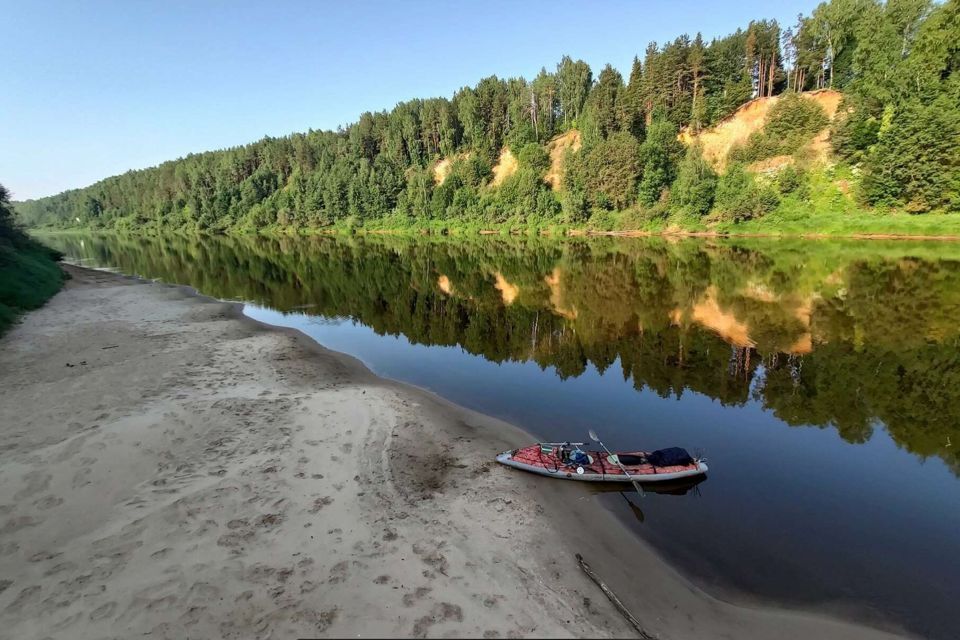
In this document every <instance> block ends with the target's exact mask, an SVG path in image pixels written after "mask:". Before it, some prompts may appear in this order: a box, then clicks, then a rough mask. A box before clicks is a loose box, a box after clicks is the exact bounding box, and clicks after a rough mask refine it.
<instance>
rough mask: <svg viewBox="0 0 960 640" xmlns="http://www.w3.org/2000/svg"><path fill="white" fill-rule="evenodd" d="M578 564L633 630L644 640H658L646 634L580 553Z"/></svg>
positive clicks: (638, 622)
mask: <svg viewBox="0 0 960 640" xmlns="http://www.w3.org/2000/svg"><path fill="white" fill-rule="evenodd" d="M577 562H578V563H580V568H581V569H583V572H584V573H585V574H587V575H588V576H590V579H591V580H593V581H594V582H596V583H597V586H598V587H600V589H601V591H603V593H604V595H606V596H607V598H609V599H610V602H612V603H613V606H615V607H616V608H617V611H619V612H620V613H621V614H623V617H624V618H626V619H627V622H629V623H630V624H631V625H633V628H634V629H636V630H637V632H638V633H639V634H640V637H641V638H643V639H644V640H656V639H657V637H656V636H653V635H650V634H649V633H647V632H646V630H644V628H643V627H642V626H640V621H639V620H637V619H636V618H634V617H633V614H632V613H630V611H628V610H627V608H626V607H625V606H624V605H623V603H622V602H620V598H618V597H617V594H615V593H614V592H613V591H611V590H610V587H608V586H607V585H606V584H604V582H603V580H601V579H600V577H599V576H598V575H597V574H595V573H594V572H593V569H591V568H590V565H589V564H587V561H586V560H584V559H583V556H582V555H580V554H579V553H578V554H577Z"/></svg>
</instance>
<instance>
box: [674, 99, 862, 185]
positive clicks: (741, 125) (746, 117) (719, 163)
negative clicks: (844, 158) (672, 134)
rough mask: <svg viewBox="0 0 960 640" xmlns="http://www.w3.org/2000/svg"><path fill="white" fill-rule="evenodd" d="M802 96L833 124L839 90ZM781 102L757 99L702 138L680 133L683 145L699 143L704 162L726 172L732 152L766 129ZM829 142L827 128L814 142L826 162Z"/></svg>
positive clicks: (700, 135)
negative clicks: (778, 103) (815, 105)
mask: <svg viewBox="0 0 960 640" xmlns="http://www.w3.org/2000/svg"><path fill="white" fill-rule="evenodd" d="M802 95H803V97H804V98H805V99H807V100H810V101H812V102H814V103H816V104H818V105H819V106H820V107H822V108H823V110H824V113H826V115H827V118H828V119H829V120H830V121H831V122H832V121H833V119H834V117H835V115H836V113H837V108H838V107H839V106H840V100H841V99H842V98H843V95H842V94H841V93H840V92H839V91H835V90H833V89H820V90H817V91H810V92H807V93H804V94H802ZM779 100H780V96H771V97H769V98H756V99H754V100H751V101H750V102H747V103H746V104H744V105H743V106H741V107H740V108H739V109H737V110H736V111H734V112H733V113H732V114H731V115H729V116H727V117H726V118H725V119H723V120H721V121H720V122H719V123H717V124H716V125H714V126H712V127H710V128H709V129H705V130H704V131H702V132H700V134H699V135H695V134H691V133H690V131H689V130H684V131H683V132H681V134H680V139H681V140H682V141H683V142H684V144H691V143H692V142H694V141H696V142H697V143H699V144H700V145H701V148H702V149H703V157H704V159H706V160H707V161H708V162H709V163H710V164H711V165H712V166H713V168H714V169H716V170H717V171H723V169H724V168H725V166H726V163H727V156H728V155H729V153H730V150H731V149H733V148H734V147H735V146H737V145H743V144H746V142H747V140H748V139H749V138H750V136H751V135H753V134H755V133H757V132H759V131H760V130H762V129H763V125H764V124H765V122H766V120H767V116H768V115H769V113H770V108H771V107H772V106H773V105H775V104H776V103H777V102H778V101H779ZM829 140H830V129H829V127H824V128H823V129H822V130H821V131H820V132H819V133H818V134H817V136H816V139H815V140H814V141H811V145H812V146H813V148H814V150H815V153H816V156H817V158H818V159H820V160H823V159H825V158H826V156H827V154H828V153H829V152H830V146H829Z"/></svg>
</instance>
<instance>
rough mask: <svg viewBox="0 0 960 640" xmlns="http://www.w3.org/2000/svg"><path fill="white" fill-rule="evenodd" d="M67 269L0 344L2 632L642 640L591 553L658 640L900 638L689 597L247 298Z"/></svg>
mask: <svg viewBox="0 0 960 640" xmlns="http://www.w3.org/2000/svg"><path fill="white" fill-rule="evenodd" d="M65 268H66V269H67V270H68V271H69V272H70V273H71V274H73V276H74V277H73V280H71V281H70V282H69V283H68V285H67V287H66V289H65V290H64V291H62V292H61V293H60V294H57V296H55V298H54V299H53V300H52V301H51V302H50V303H49V304H48V305H47V306H46V307H44V308H42V309H40V310H38V311H35V312H33V313H31V314H29V315H27V316H26V317H25V318H24V321H23V322H22V323H21V324H20V325H18V326H17V327H15V328H14V329H12V330H11V331H10V332H9V333H8V334H7V335H6V336H4V337H3V339H2V340H0V365H2V366H0V384H3V385H4V388H5V389H6V390H8V391H5V394H4V402H3V404H2V405H0V423H2V424H9V425H16V426H15V427H14V428H13V429H9V430H5V431H4V432H2V433H0V460H3V462H4V464H3V465H0V478H2V479H3V482H0V523H3V524H0V551H3V555H0V574H2V575H3V576H5V577H7V576H9V577H11V578H12V579H13V582H12V583H10V584H6V585H4V586H3V589H2V591H0V611H2V613H0V623H2V624H3V625H4V628H5V629H10V630H11V632H13V630H16V635H31V634H32V635H38V636H39V635H42V634H53V635H58V636H59V635H62V636H63V637H67V636H71V637H76V636H81V637H83V636H87V635H105V634H122V635H132V634H133V633H136V632H145V631H154V633H155V634H156V635H160V636H161V637H180V636H183V635H186V634H198V635H205V636H210V635H223V636H228V637H232V636H236V637H250V636H257V637H261V636H263V637H265V636H267V635H269V634H270V633H277V634H280V635H282V636H293V635H300V636H304V635H307V636H309V635H318V634H320V635H345V634H352V635H355V634H357V633H363V634H365V635H369V634H380V635H405V636H409V635H414V636H416V635H431V636H432V635H445V634H453V635H458V636H459V635H486V636H487V637H498V636H499V637H502V636H509V635H511V634H513V635H539V636H542V635H560V636H565V635H576V636H584V635H590V636H596V635H601V636H617V637H624V636H627V637H629V636H632V635H635V632H634V631H633V629H632V628H630V627H629V626H627V625H626V623H625V622H624V620H623V618H622V617H621V616H620V615H619V614H618V613H617V612H616V611H615V610H614V609H613V607H612V606H611V605H610V603H609V602H608V601H607V600H606V599H605V598H604V597H603V595H602V593H601V592H600V591H599V589H597V588H596V586H595V585H593V583H592V582H590V581H589V579H588V578H587V577H586V576H584V575H583V574H582V573H581V572H580V570H579V568H578V567H577V564H576V560H575V558H574V554H575V553H582V554H583V556H584V557H585V559H586V560H587V561H588V562H589V563H590V564H591V566H592V567H593V568H594V570H595V571H597V573H598V574H599V575H600V576H601V577H602V578H603V579H604V581H605V582H607V584H609V585H610V587H611V588H612V589H613V590H614V591H615V592H616V593H617V594H618V595H619V596H620V598H621V599H623V600H624V602H625V603H626V605H627V608H628V609H630V611H631V612H632V613H633V615H634V616H636V617H637V618H638V619H639V620H640V621H641V623H642V624H643V625H644V627H645V628H646V630H647V631H648V632H650V633H653V634H655V635H657V636H659V637H661V638H686V637H697V638H706V637H728V636H738V637H778V638H784V639H791V638H801V637H831V638H882V637H891V636H890V635H888V634H887V633H886V632H883V631H880V630H877V629H874V628H871V627H864V626H860V625H858V624H854V623H851V622H844V621H841V620H838V619H834V618H829V617H826V616H823V615H820V614H816V613H805V612H800V611H794V610H784V609H777V608H773V607H769V606H765V605H757V606H745V605H743V604H738V605H734V604H729V603H727V602H724V601H722V600H720V599H717V598H715V597H713V596H711V595H709V594H707V593H705V592H703V591H701V590H700V589H698V588H697V587H695V586H694V585H692V584H691V583H689V582H688V581H687V580H686V579H685V578H684V577H683V576H681V575H680V574H679V573H678V572H677V571H676V570H674V569H673V568H672V567H670V566H669V565H668V564H667V563H666V562H665V561H664V560H663V559H661V558H660V556H659V555H658V554H657V553H656V552H655V551H654V550H653V549H652V548H651V547H650V546H649V545H648V544H646V543H645V542H643V541H642V540H640V539H638V538H637V537H636V536H634V535H633V534H632V533H631V532H629V531H628V530H627V529H626V528H625V527H624V526H623V525H622V524H621V523H620V522H619V521H617V520H616V518H615V516H614V515H613V514H612V513H611V512H609V511H608V510H607V509H605V508H604V507H602V506H601V505H599V504H597V502H596V501H595V500H593V499H591V495H592V494H591V493H590V492H588V491H585V490H584V488H583V487H582V486H580V485H579V484H577V483H572V482H571V483H563V482H549V481H543V480H542V479H539V478H537V477H536V476H532V475H531V476H530V477H526V475H527V474H518V472H516V471H513V470H510V469H507V468H505V467H501V466H500V465H496V464H495V463H493V461H492V459H493V456H494V455H495V454H496V453H498V452H499V451H502V450H504V449H508V448H512V447H514V446H517V445H518V444H521V443H523V442H528V441H529V439H530V438H529V436H528V435H527V434H526V433H525V432H523V431H521V430H520V429H518V428H516V427H514V426H512V425H508V424H506V423H504V422H502V421H500V420H497V419H494V418H491V417H487V416H483V415H481V414H479V413H476V412H473V411H470V410H468V409H464V408H462V407H458V406H456V405H454V404H452V403H450V402H449V401H446V400H444V399H443V398H440V397H438V396H436V395H435V394H432V393H431V392H429V391H426V390H423V389H420V388H417V387H414V386H412V385H408V384H405V383H402V382H397V381H394V380H390V379H386V378H381V377H378V376H376V375H375V374H373V373H372V372H371V371H370V370H369V369H367V368H366V367H365V366H364V365H363V364H362V363H361V362H360V361H359V360H357V359H356V358H353V357H352V356H349V355H347V354H342V353H337V352H333V351H330V350H328V349H326V348H325V347H323V346H322V345H320V344H318V343H317V342H316V341H314V340H313V339H311V338H310V337H308V336H306V335H305V334H303V333H301V332H300V331H298V330H295V329H286V328H281V327H274V326H272V325H268V324H265V323H261V322H259V321H256V320H254V319H252V318H249V317H247V316H245V315H244V314H243V311H242V310H243V303H240V302H220V301H215V300H212V299H210V298H207V297H206V296H203V295H202V294H200V293H198V292H196V291H195V290H193V289H192V288H190V287H186V286H180V285H165V284H160V283H153V282H150V281H145V280H141V279H137V278H132V277H127V276H122V275H118V274H113V273H110V272H104V271H96V270H90V269H85V268H82V267H73V266H67V267H65ZM114 343H116V344H114ZM148 359H150V360H149V361H148ZM64 360H66V361H67V366H64ZM18 365H19V366H18ZM71 365H72V366H71ZM14 372H16V373H14ZM100 401H103V403H104V404H101V403H100ZM74 425H76V426H74ZM171 425H172V426H171ZM344 427H346V428H344ZM200 431H202V433H199V432H200ZM131 432H133V433H134V435H135V437H136V438H139V440H138V441H137V443H136V445H135V444H134V442H133V441H131V440H130V438H131V436H130V433H131ZM213 436H216V437H215V438H214V437H213ZM231 439H236V440H239V442H233V441H232V440H231ZM178 440H182V442H177V441H178ZM311 442H313V443H316V444H311ZM321 443H322V444H321ZM318 454H319V455H318ZM298 456H299V458H298ZM345 458H346V459H345ZM128 459H129V460H128ZM356 459H359V461H356ZM304 460H306V461H304ZM118 461H122V462H118ZM132 461H136V462H137V464H133V462H132ZM351 461H354V462H353V463H352V464H351ZM461 465H462V466H461ZM154 469H155V471H154V472H153V475H148V472H149V471H151V470H154ZM114 472H116V474H114ZM221 472H222V473H221ZM298 474H299V475H298ZM118 476H120V477H118ZM145 476H146V477H147V479H144V477H145ZM301 476H302V477H301ZM316 476H321V477H316ZM71 477H72V479H71ZM338 485H339V488H337V487H338ZM44 494H46V495H44ZM64 496H66V497H67V499H64ZM57 500H60V502H57ZM268 512H269V513H268ZM94 516H96V517H94ZM44 522H46V526H41V525H43V524H44ZM308 559H309V560H310V562H306V560H308ZM197 560H201V562H197ZM191 563H192V564H191ZM58 567H59V569H58ZM55 569H56V570H55ZM638 576H640V578H639V579H638ZM381 578H385V579H383V580H381ZM198 585H199V586H198ZM100 587H103V588H102V589H101V588H100ZM97 612H100V613H98V614H97V616H94V615H93V614H94V613H97ZM255 614H256V615H255ZM224 625H227V626H224ZM238 625H239V626H238Z"/></svg>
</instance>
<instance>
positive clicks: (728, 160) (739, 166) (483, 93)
mask: <svg viewBox="0 0 960 640" xmlns="http://www.w3.org/2000/svg"><path fill="white" fill-rule="evenodd" d="M842 2H843V0H830V2H827V3H823V4H821V5H819V6H818V7H817V9H815V10H814V12H813V13H812V14H811V15H810V16H801V18H800V21H799V23H798V25H796V26H795V27H793V28H792V29H791V30H790V31H789V32H788V31H784V30H781V28H780V25H778V24H777V23H776V22H775V21H772V20H754V21H751V22H750V23H749V25H747V26H746V27H745V28H743V29H738V30H737V31H736V32H734V33H732V34H730V35H728V36H725V37H722V38H716V39H714V40H712V41H710V42H705V41H703V40H702V38H700V37H697V38H694V39H691V38H689V37H687V36H681V37H678V38H676V39H675V40H673V41H669V42H665V43H662V44H660V45H653V46H651V47H649V48H648V49H647V51H646V52H645V55H644V57H643V59H642V60H641V59H639V58H636V59H635V60H634V62H633V64H632V67H631V69H630V73H629V75H628V76H627V77H626V79H625V78H624V76H623V75H621V73H620V72H619V71H618V70H616V69H614V68H613V67H611V66H610V65H606V66H605V67H604V68H603V69H601V70H600V71H599V73H596V75H595V74H594V70H593V69H591V68H590V66H589V65H588V64H587V63H585V62H584V61H582V60H574V59H572V58H570V57H567V56H565V57H563V58H562V59H561V60H560V62H559V63H557V65H556V66H555V68H554V69H553V70H549V71H548V70H547V69H546V68H544V69H543V70H542V71H541V72H540V73H539V74H538V75H537V76H536V77H535V78H533V79H531V80H528V79H525V78H508V79H503V78H498V77H497V76H490V77H487V78H483V79H482V80H480V81H479V82H478V83H476V84H475V85H473V86H467V87H464V88H462V89H460V90H459V91H457V92H456V93H455V94H454V95H453V96H451V97H449V98H446V97H441V98H429V99H414V100H410V101H407V102H402V103H400V104H397V105H396V106H395V107H394V108H393V109H391V110H389V111H379V112H375V113H374V112H367V113H363V114H361V115H360V117H359V119H358V120H357V122H355V123H354V124H352V125H350V126H348V127H346V128H343V129H338V130H337V131H309V132H307V133H298V134H292V135H290V136H286V137H282V138H264V139H262V140H260V141H258V142H254V143H252V144H249V145H245V146H241V147H235V148H231V149H223V150H219V151H209V152H205V153H199V154H194V155H189V156H187V157H185V158H180V159H178V160H172V161H170V162H165V163H163V164H162V165H160V166H158V167H153V168H150V169H143V170H139V171H130V172H128V173H125V174H123V175H119V176H113V177H110V178H106V179H104V180H102V181H100V182H97V183H96V184H93V185H91V186H89V187H85V188H83V189H76V190H72V191H67V192H64V193H61V194H58V195H55V196H51V197H48V198H42V199H38V200H34V201H27V202H21V203H16V210H17V212H18V215H19V216H20V219H21V220H22V221H23V222H24V223H26V224H27V225H30V226H34V227H56V228H77V227H79V228H105V229H116V230H123V231H136V232H160V231H166V230H182V231H189V232H197V231H200V232H231V233H241V232H260V231H268V232H322V231H336V230H350V231H355V230H357V229H364V228H366V229H379V230H397V229H410V228H417V229H421V230H428V231H436V232H443V231H447V230H451V229H462V230H471V229H472V230H485V231H490V230H494V229H496V230H503V231H510V230H519V229H536V228H547V227H564V228H576V229H585V230H595V231H629V230H661V229H665V228H666V229H687V230H690V229H692V230H714V231H715V230H720V229H722V230H723V232H725V233H730V232H737V231H739V230H746V229H748V228H751V225H753V226H756V225H757V224H759V222H758V221H763V225H764V226H765V228H766V227H772V228H773V229H775V230H776V229H778V228H779V227H780V225H781V223H783V221H784V218H783V216H780V215H779V214H781V213H783V214H785V215H788V217H789V219H790V224H791V228H794V229H795V228H798V227H797V224H799V228H806V229H815V230H818V229H820V228H821V227H822V226H824V225H821V224H820V223H816V222H803V220H804V219H805V218H812V217H815V216H821V215H827V214H829V215H832V216H841V217H842V221H841V222H842V224H841V225H840V226H841V227H842V228H844V230H845V232H850V231H851V230H853V231H856V230H857V229H856V225H860V224H862V223H863V222H864V221H866V222H867V223H868V224H867V226H868V227H869V228H870V229H871V232H875V231H877V230H882V229H884V228H886V227H885V226H884V224H879V223H876V222H875V220H874V218H875V217H876V216H874V214H879V215H880V216H882V217H883V218H884V219H885V220H888V221H889V226H890V227H891V228H893V227H896V229H897V232H901V231H902V230H904V229H906V230H907V231H908V232H909V230H910V229H911V228H916V229H919V228H920V227H922V228H923V229H924V233H925V234H926V233H930V232H931V230H932V231H933V232H934V233H944V232H947V231H946V230H947V229H948V228H949V229H950V231H949V233H954V232H955V230H960V227H958V225H957V224H955V223H954V222H953V219H952V218H945V217H942V216H938V217H935V218H929V219H926V220H914V219H912V218H910V217H906V214H911V215H913V216H915V214H927V213H934V214H938V213H947V212H960V145H957V144H956V142H955V141H956V140H957V139H960V106H958V105H960V73H958V69H960V1H958V0H950V1H948V2H945V3H942V4H935V5H934V4H926V5H925V4H924V3H923V2H921V3H920V4H918V5H916V6H917V8H918V10H917V11H916V12H915V13H914V14H910V15H905V14H903V13H902V12H901V11H900V10H899V9H898V8H897V7H892V8H891V7H888V6H887V5H886V4H885V3H882V2H878V1H875V0H866V2H864V3H863V6H862V7H860V9H861V11H859V12H858V14H857V15H856V16H850V19H849V20H845V21H843V22H842V24H841V23H837V24H834V25H833V29H834V30H833V33H834V36H835V37H836V42H837V43H842V44H843V47H844V50H843V55H842V56H838V57H837V58H836V59H835V60H834V59H830V58H829V57H827V58H824V54H823V52H822V51H821V50H820V49H817V48H816V47H815V46H814V45H813V44H812V42H814V39H812V38H811V37H809V36H810V34H811V33H814V32H816V30H817V29H822V28H823V27H824V25H826V24H831V21H834V20H835V16H836V15H841V14H842V13H843V11H842V9H843V7H841V6H839V5H840V4H842ZM911 6H913V5H911ZM904 20H907V21H908V23H909V24H908V25H907V26H908V28H906V29H904V26H903V24H902V23H903V21H904ZM891 34H892V35H891ZM896 34H901V35H896ZM903 34H906V35H905V36H904V35H903ZM841 99H843V100H844V104H845V108H844V109H842V110H840V109H839V103H840V101H841ZM689 131H701V133H699V134H698V135H696V136H694V135H692V134H690V133H681V132H689ZM681 141H684V142H686V143H687V144H682V143H681ZM828 158H829V159H830V162H829V163H827V162H824V161H825V160H827V159H828ZM568 159H569V160H570V161H567V160H568ZM853 214H856V215H862V216H863V217H861V218H855V216H854V215H853ZM778 216H779V217H778ZM871 216H872V217H871ZM911 220H912V221H911ZM885 224H886V223H885ZM831 225H832V223H831ZM851 227H853V228H852V229H851Z"/></svg>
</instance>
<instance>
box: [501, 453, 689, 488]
mask: <svg viewBox="0 0 960 640" xmlns="http://www.w3.org/2000/svg"><path fill="white" fill-rule="evenodd" d="M512 456H513V451H504V452H503V453H501V454H500V455H498V456H497V462H499V463H500V464H504V465H506V466H508V467H513V468H514V469H521V470H523V471H529V472H530V473H536V474H538V475H541V476H547V477H548V478H560V479H563V480H578V481H580V482H620V483H623V482H630V480H628V479H627V478H626V477H624V476H623V474H613V473H590V472H585V473H577V472H576V469H575V468H573V469H571V468H569V467H568V468H563V469H558V470H556V471H555V470H553V469H549V468H544V467H538V466H535V465H532V464H526V463H524V462H521V461H519V460H514V459H513V458H512ZM696 464H697V468H696V469H685V470H683V471H674V472H664V473H644V474H639V475H634V476H632V478H633V479H634V480H636V481H637V482H640V483H641V484H648V483H653V482H670V481H672V480H683V479H685V478H694V477H697V476H702V475H705V474H706V473H707V470H708V469H707V463H706V462H704V461H703V460H697V461H696Z"/></svg>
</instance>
